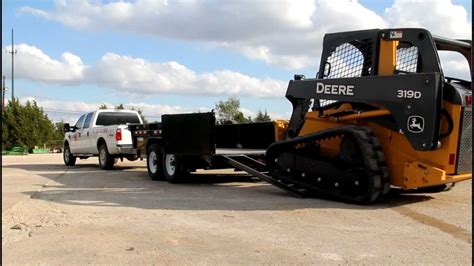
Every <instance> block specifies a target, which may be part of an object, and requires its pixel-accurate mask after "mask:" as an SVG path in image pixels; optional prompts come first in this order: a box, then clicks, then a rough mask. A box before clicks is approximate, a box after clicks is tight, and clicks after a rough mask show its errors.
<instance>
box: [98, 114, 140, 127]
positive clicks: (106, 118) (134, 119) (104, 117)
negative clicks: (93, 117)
mask: <svg viewBox="0 0 474 266" xmlns="http://www.w3.org/2000/svg"><path fill="white" fill-rule="evenodd" d="M127 123H130V124H132V123H140V119H139V118H138V115H137V114H136V113H124V112H102V113H99V116H98V117H97V121H96V123H95V124H96V125H97V126H110V125H124V124H127Z"/></svg>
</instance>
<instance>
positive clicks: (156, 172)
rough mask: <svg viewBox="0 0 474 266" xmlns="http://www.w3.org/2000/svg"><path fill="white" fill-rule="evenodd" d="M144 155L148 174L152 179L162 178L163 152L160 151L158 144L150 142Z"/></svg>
mask: <svg viewBox="0 0 474 266" xmlns="http://www.w3.org/2000/svg"><path fill="white" fill-rule="evenodd" d="M146 154H147V157H146V168H147V170H148V175H149V176H150V177H151V179H152V180H155V181H159V180H163V178H164V172H163V153H162V152H161V149H160V147H159V146H158V144H152V145H150V147H148V149H147V152H146Z"/></svg>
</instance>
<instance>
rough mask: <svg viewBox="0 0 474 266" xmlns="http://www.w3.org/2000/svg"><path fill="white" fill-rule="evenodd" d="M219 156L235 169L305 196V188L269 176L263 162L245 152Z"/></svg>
mask: <svg viewBox="0 0 474 266" xmlns="http://www.w3.org/2000/svg"><path fill="white" fill-rule="evenodd" d="M220 156H222V158H223V159H224V160H225V161H226V162H227V163H228V164H230V165H232V166H233V167H235V168H236V169H239V170H242V171H245V172H247V173H249V174H252V175H254V176H256V177H258V178H260V179H262V180H264V181H266V182H268V183H270V184H272V185H274V186H276V187H278V188H280V189H283V190H285V191H288V192H290V193H292V194H293V195H295V196H297V197H300V198H304V197H306V196H307V190H306V189H304V188H302V187H299V186H298V185H297V184H294V183H291V182H287V181H286V180H284V179H277V178H274V177H272V176H270V175H269V173H268V171H267V170H266V166H265V164H264V163H263V162H261V161H258V160H255V159H254V158H252V157H250V156H248V155H246V154H223V155H220Z"/></svg>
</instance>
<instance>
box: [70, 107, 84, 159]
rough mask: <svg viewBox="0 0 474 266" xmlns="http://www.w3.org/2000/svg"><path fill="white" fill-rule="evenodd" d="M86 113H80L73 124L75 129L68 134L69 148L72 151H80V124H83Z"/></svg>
mask: <svg viewBox="0 0 474 266" xmlns="http://www.w3.org/2000/svg"><path fill="white" fill-rule="evenodd" d="M85 117H86V115H85V114H84V115H81V117H79V120H77V122H76V124H75V125H74V127H75V131H74V132H73V133H72V134H71V135H70V139H69V148H70V149H71V152H72V153H81V152H82V151H81V137H82V134H81V133H82V125H83V124H84V119H85Z"/></svg>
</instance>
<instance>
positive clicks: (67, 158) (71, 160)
mask: <svg viewBox="0 0 474 266" xmlns="http://www.w3.org/2000/svg"><path fill="white" fill-rule="evenodd" d="M63 160H64V164H65V165H67V166H74V165H75V164H76V156H74V155H73V154H72V152H71V149H70V148H69V145H64V149H63Z"/></svg>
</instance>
